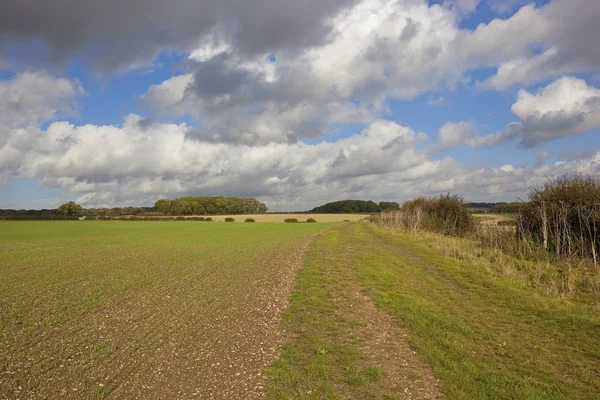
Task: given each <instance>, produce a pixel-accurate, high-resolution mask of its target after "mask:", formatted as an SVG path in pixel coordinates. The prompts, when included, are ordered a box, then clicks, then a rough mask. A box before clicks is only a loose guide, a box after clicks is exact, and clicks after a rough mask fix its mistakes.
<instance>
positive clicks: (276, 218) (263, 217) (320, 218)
mask: <svg viewBox="0 0 600 400" xmlns="http://www.w3.org/2000/svg"><path fill="white" fill-rule="evenodd" d="M368 216H369V214H253V215H214V216H211V218H212V219H213V220H214V221H225V218H233V219H235V222H244V220H245V219H246V218H253V219H254V220H255V221H256V222H284V219H286V218H296V219H297V220H298V221H300V222H303V221H306V220H307V219H308V218H313V219H315V220H316V221H317V222H342V221H360V220H361V219H363V218H366V217H368Z"/></svg>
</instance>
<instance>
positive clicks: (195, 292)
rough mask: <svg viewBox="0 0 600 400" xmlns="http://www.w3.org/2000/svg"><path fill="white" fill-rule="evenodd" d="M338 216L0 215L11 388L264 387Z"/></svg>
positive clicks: (31, 391)
mask: <svg viewBox="0 0 600 400" xmlns="http://www.w3.org/2000/svg"><path fill="white" fill-rule="evenodd" d="M327 227H328V224H320V223H319V224H217V223H214V224H208V223H206V224H205V223H190V222H169V223H165V222H111V221H106V222H104V221H96V222H80V221H72V222H71V221H63V222H38V221H36V222H33V221H31V222H3V223H1V224H0V254H2V258H1V260H0V293H1V296H0V318H1V319H0V371H1V373H0V398H2V399H16V398H81V399H87V398H105V397H106V396H108V395H109V394H110V397H111V398H122V399H131V398H139V399H153V398H156V399H165V398H190V397H198V398H252V397H253V396H254V393H256V392H258V391H260V386H261V385H262V384H263V381H262V379H261V377H260V376H259V375H260V373H261V371H262V369H263V368H264V366H265V365H266V364H267V363H269V362H271V361H273V360H274V359H275V358H276V355H277V353H276V351H277V348H278V345H279V342H280V341H281V332H280V330H279V319H280V314H281V313H282V311H283V309H285V307H286V304H287V301H288V297H289V294H290V293H291V290H292V287H293V281H294V276H295V273H296V270H297V269H298V268H300V267H301V265H302V255H303V252H304V251H305V249H306V248H307V245H308V238H309V237H310V236H311V235H313V234H314V233H315V232H317V231H319V230H321V229H324V228H327Z"/></svg>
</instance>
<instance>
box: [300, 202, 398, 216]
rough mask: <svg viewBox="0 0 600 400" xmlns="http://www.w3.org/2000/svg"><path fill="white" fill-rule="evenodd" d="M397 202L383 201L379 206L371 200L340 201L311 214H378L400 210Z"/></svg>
mask: <svg viewBox="0 0 600 400" xmlns="http://www.w3.org/2000/svg"><path fill="white" fill-rule="evenodd" d="M399 209H400V205H399V204H398V203H396V202H395V201H382V202H380V203H379V204H377V203H375V202H374V201H371V200H340V201H334V202H331V203H327V204H323V205H322V206H319V207H315V208H313V209H312V210H310V211H309V212H311V213H317V214H351V213H378V212H381V211H387V210H399Z"/></svg>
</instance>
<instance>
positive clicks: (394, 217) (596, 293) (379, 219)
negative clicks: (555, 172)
mask: <svg viewBox="0 0 600 400" xmlns="http://www.w3.org/2000/svg"><path fill="white" fill-rule="evenodd" d="M371 221H372V222H376V223H378V224H380V225H382V226H385V227H389V228H393V229H401V230H405V231H406V230H408V231H410V232H419V234H423V232H426V231H429V232H434V233H438V234H443V235H445V236H453V237H455V238H446V239H441V238H440V239H438V240H435V241H433V242H434V243H435V244H434V246H435V247H437V248H438V249H439V250H440V251H441V252H442V253H443V254H444V255H447V256H452V257H455V258H459V259H468V260H470V261H471V262H474V263H476V264H479V265H482V266H486V267H489V268H492V269H495V270H497V271H499V272H501V273H502V274H504V275H507V276H513V277H518V278H520V279H523V280H526V281H528V282H529V283H530V284H531V285H533V286H535V287H540V288H543V289H544V290H546V291H547V292H552V293H556V294H565V295H567V296H573V295H579V294H583V295H592V296H593V297H594V298H595V299H596V300H597V301H600V268H599V267H598V252H599V251H600V180H598V179H594V178H582V177H580V176H574V177H570V178H568V177H562V178H558V179H555V180H550V181H548V182H546V183H545V184H544V185H541V186H538V187H534V188H532V189H531V192H530V194H529V202H526V203H523V204H522V206H521V207H520V212H519V214H518V215H517V217H516V220H515V221H500V222H501V223H493V224H488V223H475V222H474V220H473V218H472V217H471V215H469V213H468V211H467V208H466V205H465V203H464V201H462V198H461V197H460V196H458V195H443V196H440V197H439V198H419V199H415V200H412V201H409V202H406V203H405V204H404V205H403V206H402V208H401V209H400V210H399V211H389V212H382V213H381V214H379V215H377V216H374V217H373V218H372V219H371Z"/></svg>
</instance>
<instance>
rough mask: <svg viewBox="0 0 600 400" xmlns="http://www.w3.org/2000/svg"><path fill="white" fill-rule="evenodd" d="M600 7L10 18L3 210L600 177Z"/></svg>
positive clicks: (151, 1) (12, 7) (54, 13)
mask: <svg viewBox="0 0 600 400" xmlns="http://www.w3.org/2000/svg"><path fill="white" fill-rule="evenodd" d="M598 20H600V1H598V0H549V1H535V2H527V1H521V0H438V1H426V0H304V1H283V0H254V1H252V2H246V1H244V2H243V1H240V0H171V1H169V2H165V1H162V0H118V1H117V0H105V1H97V0H78V1H75V0H55V1H53V2H39V4H37V5H35V6H34V5H33V4H32V2H24V1H22V0H4V1H3V12H2V13H1V14H0V208H17V209H21V208H56V207H57V206H58V205H60V204H62V203H64V202H66V201H70V200H73V201H76V202H77V203H79V204H81V205H82V206H84V207H114V206H129V205H134V206H151V205H153V204H154V202H155V201H156V200H158V199H161V198H171V199H173V198H177V197H183V196H214V195H223V196H239V197H256V198H258V199H259V200H261V201H263V202H265V203H266V204H267V206H268V207H269V210H271V211H291V210H297V211H300V210H307V209H311V208H313V207H315V206H317V205H320V204H323V203H326V202H329V201H334V200H342V199H365V200H366V199H372V200H375V201H398V202H403V201H405V200H409V199H412V198H415V197H418V196H437V195H439V194H441V193H448V192H449V193H460V194H461V195H463V197H464V198H465V199H466V200H468V201H489V202H499V201H516V200H519V199H522V200H524V199H526V198H527V193H528V192H529V189H530V188H531V187H533V186H536V185H538V184H541V183H543V182H545V181H547V180H548V179H552V178H553V177H558V176H563V175H565V174H576V173H578V174H583V175H589V176H599V175H600V41H599V40H598V38H600V24H598V23H597V21H598Z"/></svg>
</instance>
